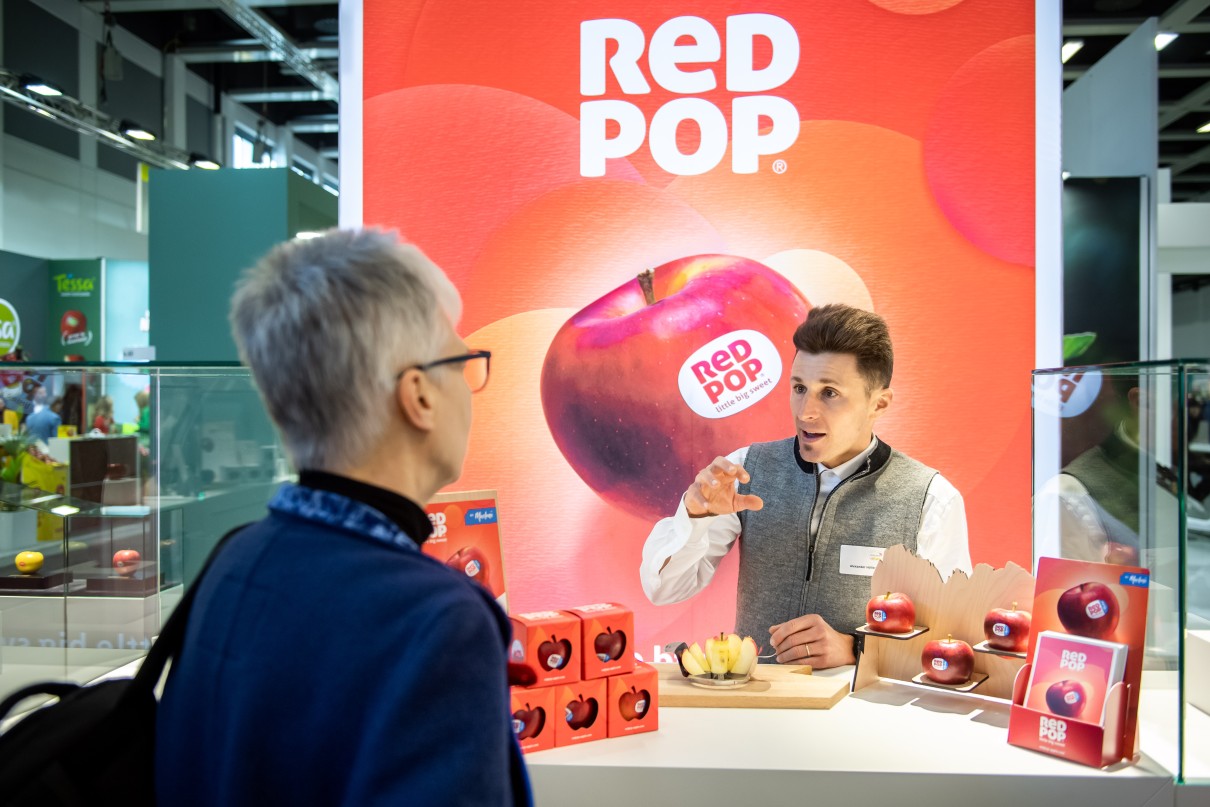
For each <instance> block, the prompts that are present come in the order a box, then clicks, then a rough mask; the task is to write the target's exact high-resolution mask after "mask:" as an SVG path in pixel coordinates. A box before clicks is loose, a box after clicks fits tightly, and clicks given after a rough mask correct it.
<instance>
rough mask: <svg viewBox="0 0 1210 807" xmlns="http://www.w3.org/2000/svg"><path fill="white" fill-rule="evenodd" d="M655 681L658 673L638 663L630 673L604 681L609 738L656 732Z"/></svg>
mask: <svg viewBox="0 0 1210 807" xmlns="http://www.w3.org/2000/svg"><path fill="white" fill-rule="evenodd" d="M659 678H660V676H659V671H658V670H656V668H655V667H652V666H651V665H650V664H647V663H646V662H639V663H638V664H636V665H635V668H634V672H632V673H630V674H628V675H615V676H612V677H610V678H607V679H606V681H608V683H609V736H610V737H624V736H626V735H628V734H641V733H642V732H646V731H656V730H658V729H659V727H660V704H659V700H660V680H659Z"/></svg>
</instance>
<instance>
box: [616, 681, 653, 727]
mask: <svg viewBox="0 0 1210 807" xmlns="http://www.w3.org/2000/svg"><path fill="white" fill-rule="evenodd" d="M650 706H651V693H650V692H648V691H647V690H645V689H641V690H636V689H635V688H634V687H631V688H630V691H629V692H623V693H622V697H621V698H619V699H618V711H619V712H621V713H622V719H623V720H638V719H639V718H641V717H643V716H645V715H646V714H647V709H648V708H649V707H650Z"/></svg>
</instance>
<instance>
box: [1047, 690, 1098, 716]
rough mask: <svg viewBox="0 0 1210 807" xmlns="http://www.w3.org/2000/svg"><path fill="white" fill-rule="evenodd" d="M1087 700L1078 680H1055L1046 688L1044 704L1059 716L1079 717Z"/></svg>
mask: <svg viewBox="0 0 1210 807" xmlns="http://www.w3.org/2000/svg"><path fill="white" fill-rule="evenodd" d="M1087 702H1088V695H1087V694H1086V693H1085V692H1084V686H1083V685H1082V684H1081V683H1080V682H1079V681H1056V682H1055V683H1053V684H1051V685H1050V687H1048V688H1047V690H1046V706H1047V707H1048V708H1049V709H1050V711H1052V712H1054V713H1055V714H1057V715H1059V716H1060V717H1079V715H1080V712H1082V711H1084V704H1085V703H1087Z"/></svg>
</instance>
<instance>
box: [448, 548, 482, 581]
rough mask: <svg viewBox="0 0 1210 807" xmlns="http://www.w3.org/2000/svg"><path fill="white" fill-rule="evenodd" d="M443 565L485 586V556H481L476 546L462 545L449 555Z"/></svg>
mask: <svg viewBox="0 0 1210 807" xmlns="http://www.w3.org/2000/svg"><path fill="white" fill-rule="evenodd" d="M445 565H446V566H449V567H450V568H451V569H454V570H456V571H459V572H462V573H464V574H465V575H466V576H467V577H469V578H470V579H472V580H474V581H476V582H478V583H480V584H482V585H484V586H487V558H485V557H483V553H482V552H480V551H479V548H478V547H474V546H464V547H462V548H461V549H459V550H458V551H457V552H455V553H454V554H453V555H450V558H449V560H447V561H446V562H445ZM489 588H490V586H489Z"/></svg>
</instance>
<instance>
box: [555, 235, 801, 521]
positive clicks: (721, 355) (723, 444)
mask: <svg viewBox="0 0 1210 807" xmlns="http://www.w3.org/2000/svg"><path fill="white" fill-rule="evenodd" d="M809 310H810V304H809V303H808V302H807V300H806V298H805V297H804V296H803V295H802V293H801V292H800V291H799V290H798V289H797V288H796V287H795V286H794V285H793V284H791V283H790V282H789V281H788V280H786V279H785V278H784V277H782V276H781V275H780V274H778V273H777V272H775V271H773V270H772V269H770V268H769V267H767V266H765V265H763V264H761V263H758V262H757V261H754V260H750V259H748V258H740V257H735V256H731V255H695V256H692V257H687V258H680V259H678V260H675V261H672V262H671V263H666V264H664V265H663V266H660V267H658V268H656V269H655V270H654V271H652V272H650V273H644V274H643V275H641V276H640V277H639V278H636V279H633V280H630V281H628V282H627V283H624V284H623V285H621V286H619V287H618V288H617V289H615V290H613V291H611V292H610V293H608V294H606V295H605V296H603V297H601V298H600V299H598V300H597V301H596V302H594V303H592V304H590V305H589V306H587V307H586V308H584V309H582V310H580V311H579V312H577V313H576V314H574V315H573V316H572V317H571V319H569V320H568V321H567V322H566V323H565V324H564V325H563V327H562V328H560V329H559V332H558V333H557V334H556V335H555V338H554V339H553V340H552V342H551V345H550V349H549V350H548V351H547V353H546V359H545V361H544V363H543V366H542V382H541V389H542V410H543V413H544V414H545V416H546V422H547V424H548V425H549V426H550V431H551V435H552V436H553V437H554V439H555V444H556V445H557V446H558V447H559V451H560V452H562V454H563V456H564V457H565V458H566V459H567V462H568V464H570V465H571V467H572V468H574V469H575V471H576V473H577V474H578V475H579V476H580V478H581V479H583V480H584V482H585V483H586V484H587V485H588V486H589V487H590V488H592V489H593V490H594V491H596V492H597V494H598V495H600V496H601V497H602V498H603V499H605V500H606V501H608V502H610V503H611V504H613V505H615V506H617V507H619V508H621V509H623V510H625V511H627V512H630V513H632V514H634V515H637V516H639V517H641V518H644V519H652V520H654V519H657V518H662V517H663V516H666V515H669V514H671V513H672V512H673V511H674V510H675V509H676V503H677V500H678V499H679V498H680V496H681V494H682V493H683V492H684V490H685V486H686V485H688V484H689V482H690V481H691V480H692V479H693V477H694V475H696V474H697V472H698V471H699V470H700V469H701V468H702V467H703V466H704V465H705V464H706V463H707V462H709V461H710V460H711V459H713V458H714V457H715V456H717V455H719V454H726V453H729V452H731V451H734V450H735V449H737V448H739V447H740V446H745V445H748V444H750V443H753V442H758V441H763V440H775V439H779V438H782V437H785V436H786V434H787V433H788V432H789V431H790V417H789V412H788V411H787V407H786V406H785V401H784V399H783V398H784V396H781V395H770V393H773V392H774V390H776V389H778V388H779V386H780V385H781V382H782V375H783V372H782V368H783V361H784V357H786V356H792V355H793V354H794V345H793V342H792V336H793V333H794V329H795V328H796V327H797V326H798V325H799V324H800V323H802V321H803V320H804V319H806V316H807V312H808V311H809Z"/></svg>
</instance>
